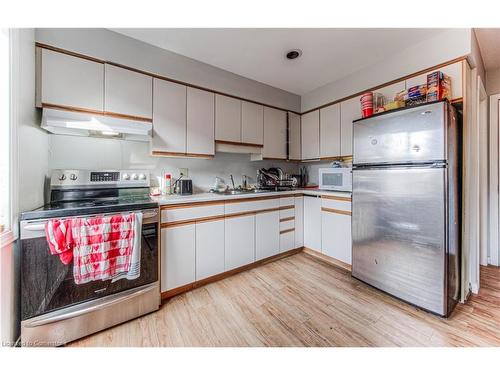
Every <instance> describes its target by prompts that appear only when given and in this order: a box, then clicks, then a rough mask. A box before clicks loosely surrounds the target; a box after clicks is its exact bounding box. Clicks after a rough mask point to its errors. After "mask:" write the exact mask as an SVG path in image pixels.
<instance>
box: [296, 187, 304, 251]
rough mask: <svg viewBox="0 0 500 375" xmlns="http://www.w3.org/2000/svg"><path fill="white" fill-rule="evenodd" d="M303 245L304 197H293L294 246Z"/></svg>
mask: <svg viewBox="0 0 500 375" xmlns="http://www.w3.org/2000/svg"><path fill="white" fill-rule="evenodd" d="M302 246H304V197H295V248H299V247H302Z"/></svg>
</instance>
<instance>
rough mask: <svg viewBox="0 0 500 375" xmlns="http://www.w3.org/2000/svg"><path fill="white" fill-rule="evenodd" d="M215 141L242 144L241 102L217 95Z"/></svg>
mask: <svg viewBox="0 0 500 375" xmlns="http://www.w3.org/2000/svg"><path fill="white" fill-rule="evenodd" d="M215 139H216V140H218V141H228V142H238V143H239V142H241V100H238V99H234V98H231V97H229V96H225V95H218V94H216V95H215Z"/></svg>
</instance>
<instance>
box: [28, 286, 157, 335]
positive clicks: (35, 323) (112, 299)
mask: <svg viewBox="0 0 500 375" xmlns="http://www.w3.org/2000/svg"><path fill="white" fill-rule="evenodd" d="M155 288H158V285H157V284H154V285H146V286H144V287H141V288H140V289H139V290H137V289H136V290H134V291H125V292H122V293H124V295H123V296H121V297H117V296H113V295H111V296H107V297H103V299H108V298H109V300H108V301H104V302H100V303H97V304H93V305H91V306H89V307H85V308H82V309H77V306H75V310H74V311H69V312H66V313H62V314H58V313H57V311H56V312H55V314H54V315H52V314H51V315H50V316H48V317H42V318H33V319H30V320H28V321H26V322H24V323H23V326H24V327H26V328H33V327H39V326H43V325H46V324H51V323H57V322H60V321H62V320H67V319H72V318H76V317H78V316H80V315H84V314H88V313H91V312H93V311H97V310H102V309H104V308H107V307H109V306H112V305H114V304H117V303H121V302H124V301H127V300H129V299H131V298H134V297H137V296H140V295H141V294H145V293H148V292H150V291H151V290H153V289H155ZM127 292H128V293H127Z"/></svg>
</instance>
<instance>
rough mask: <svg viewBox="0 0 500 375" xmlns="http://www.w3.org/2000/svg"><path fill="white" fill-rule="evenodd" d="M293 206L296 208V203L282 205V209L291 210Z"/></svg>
mask: <svg viewBox="0 0 500 375" xmlns="http://www.w3.org/2000/svg"><path fill="white" fill-rule="evenodd" d="M292 208H295V205H294V204H291V205H290V206H281V207H280V210H290V209H292Z"/></svg>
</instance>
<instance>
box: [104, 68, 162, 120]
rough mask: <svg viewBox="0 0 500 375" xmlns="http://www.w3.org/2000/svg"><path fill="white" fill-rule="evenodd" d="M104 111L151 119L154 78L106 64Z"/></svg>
mask: <svg viewBox="0 0 500 375" xmlns="http://www.w3.org/2000/svg"><path fill="white" fill-rule="evenodd" d="M104 80H105V84H104V111H105V112H111V113H115V114H120V115H127V116H133V117H140V118H144V119H151V118H152V112H153V78H152V77H151V76H148V75H146V74H141V73H138V72H134V71H132V70H129V69H124V68H120V67H117V66H114V65H109V64H105V74H104Z"/></svg>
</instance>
